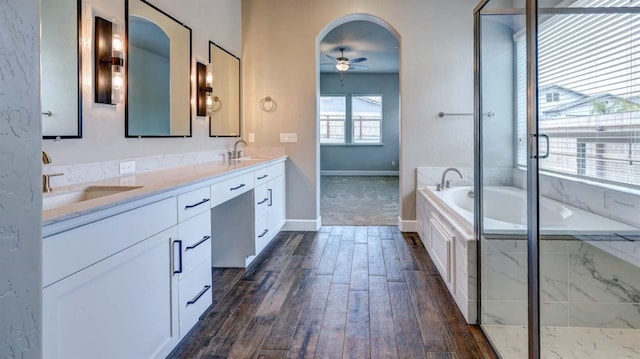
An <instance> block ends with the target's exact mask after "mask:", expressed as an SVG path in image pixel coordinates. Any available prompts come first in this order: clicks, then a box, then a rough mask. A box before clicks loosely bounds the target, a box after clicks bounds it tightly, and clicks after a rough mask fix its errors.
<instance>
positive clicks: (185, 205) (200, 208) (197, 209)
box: [178, 186, 211, 222]
mask: <svg viewBox="0 0 640 359" xmlns="http://www.w3.org/2000/svg"><path fill="white" fill-rule="evenodd" d="M210 201H211V192H210V189H209V187H208V186H207V187H203V188H200V189H197V190H195V191H191V192H188V193H185V194H181V195H179V196H178V222H182V221H184V220H185V219H187V218H191V217H193V216H195V215H196V214H198V213H202V212H204V211H205V210H209V209H211V206H210V205H209V202H210Z"/></svg>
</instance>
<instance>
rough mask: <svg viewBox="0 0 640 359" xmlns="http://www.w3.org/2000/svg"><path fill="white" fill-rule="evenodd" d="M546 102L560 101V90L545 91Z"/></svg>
mask: <svg viewBox="0 0 640 359" xmlns="http://www.w3.org/2000/svg"><path fill="white" fill-rule="evenodd" d="M547 102H560V92H547Z"/></svg>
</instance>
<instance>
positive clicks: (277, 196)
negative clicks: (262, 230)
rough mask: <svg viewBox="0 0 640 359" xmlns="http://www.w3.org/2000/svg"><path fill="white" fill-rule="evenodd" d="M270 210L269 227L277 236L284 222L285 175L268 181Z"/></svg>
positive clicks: (268, 216)
mask: <svg viewBox="0 0 640 359" xmlns="http://www.w3.org/2000/svg"><path fill="white" fill-rule="evenodd" d="M267 186H268V192H269V193H268V194H269V210H268V212H267V213H268V215H267V219H268V222H269V223H268V228H269V232H271V235H272V236H275V235H276V234H277V233H278V231H280V228H282V225H283V224H284V211H285V208H284V176H280V177H276V178H274V179H272V180H270V181H269V183H268V185H267Z"/></svg>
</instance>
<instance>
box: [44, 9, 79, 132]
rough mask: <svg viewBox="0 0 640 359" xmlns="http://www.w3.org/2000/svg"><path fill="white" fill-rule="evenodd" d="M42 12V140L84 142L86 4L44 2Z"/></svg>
mask: <svg viewBox="0 0 640 359" xmlns="http://www.w3.org/2000/svg"><path fill="white" fill-rule="evenodd" d="M41 9H42V10H41V14H42V16H41V19H40V21H41V22H40V24H41V40H40V53H41V55H40V56H41V66H42V67H41V77H40V95H41V103H42V138H43V139H59V138H82V2H81V0H57V1H54V0H42V1H41ZM73 94H77V96H73Z"/></svg>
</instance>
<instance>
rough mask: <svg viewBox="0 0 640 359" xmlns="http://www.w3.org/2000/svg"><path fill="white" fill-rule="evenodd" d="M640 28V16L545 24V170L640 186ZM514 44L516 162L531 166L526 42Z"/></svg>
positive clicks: (613, 1)
mask: <svg viewBox="0 0 640 359" xmlns="http://www.w3.org/2000/svg"><path fill="white" fill-rule="evenodd" d="M623 3H626V2H624V1H622V2H621V1H619V0H598V1H595V0H579V1H576V2H575V3H574V4H573V5H572V6H576V7H594V6H598V7H603V6H604V7H606V6H610V7H614V6H624V5H620V4H623ZM594 4H597V5H594ZM639 29H640V14H629V13H627V14H624V13H604V12H602V13H593V14H580V15H575V14H562V15H553V16H551V17H549V18H548V19H546V20H545V21H544V22H543V23H541V24H540V27H539V39H538V48H539V59H538V63H539V68H538V76H539V93H540V95H541V97H540V98H539V101H538V103H539V113H538V118H539V132H540V133H541V134H546V135H548V136H549V157H548V158H547V159H541V160H540V169H541V170H546V171H553V172H559V173H564V174H570V175H575V176H580V177H586V178H590V179H596V180H603V181H610V182H617V183H624V184H632V185H636V186H640V31H639ZM515 41H516V69H517V71H516V74H517V95H516V98H517V121H516V125H517V129H518V146H517V151H518V157H517V158H518V164H519V165H522V166H526V155H527V154H526V142H527V141H526V137H525V136H526V72H525V71H526V63H525V62H526V48H525V47H526V44H525V41H526V39H525V38H524V35H521V34H517V35H516V37H515ZM556 94H557V95H558V96H557V97H556ZM542 96H545V97H542ZM561 98H562V101H560V99H561ZM544 100H546V101H544ZM540 141H541V143H542V144H541V147H542V149H541V152H542V151H544V147H545V145H544V139H541V140H540Z"/></svg>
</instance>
